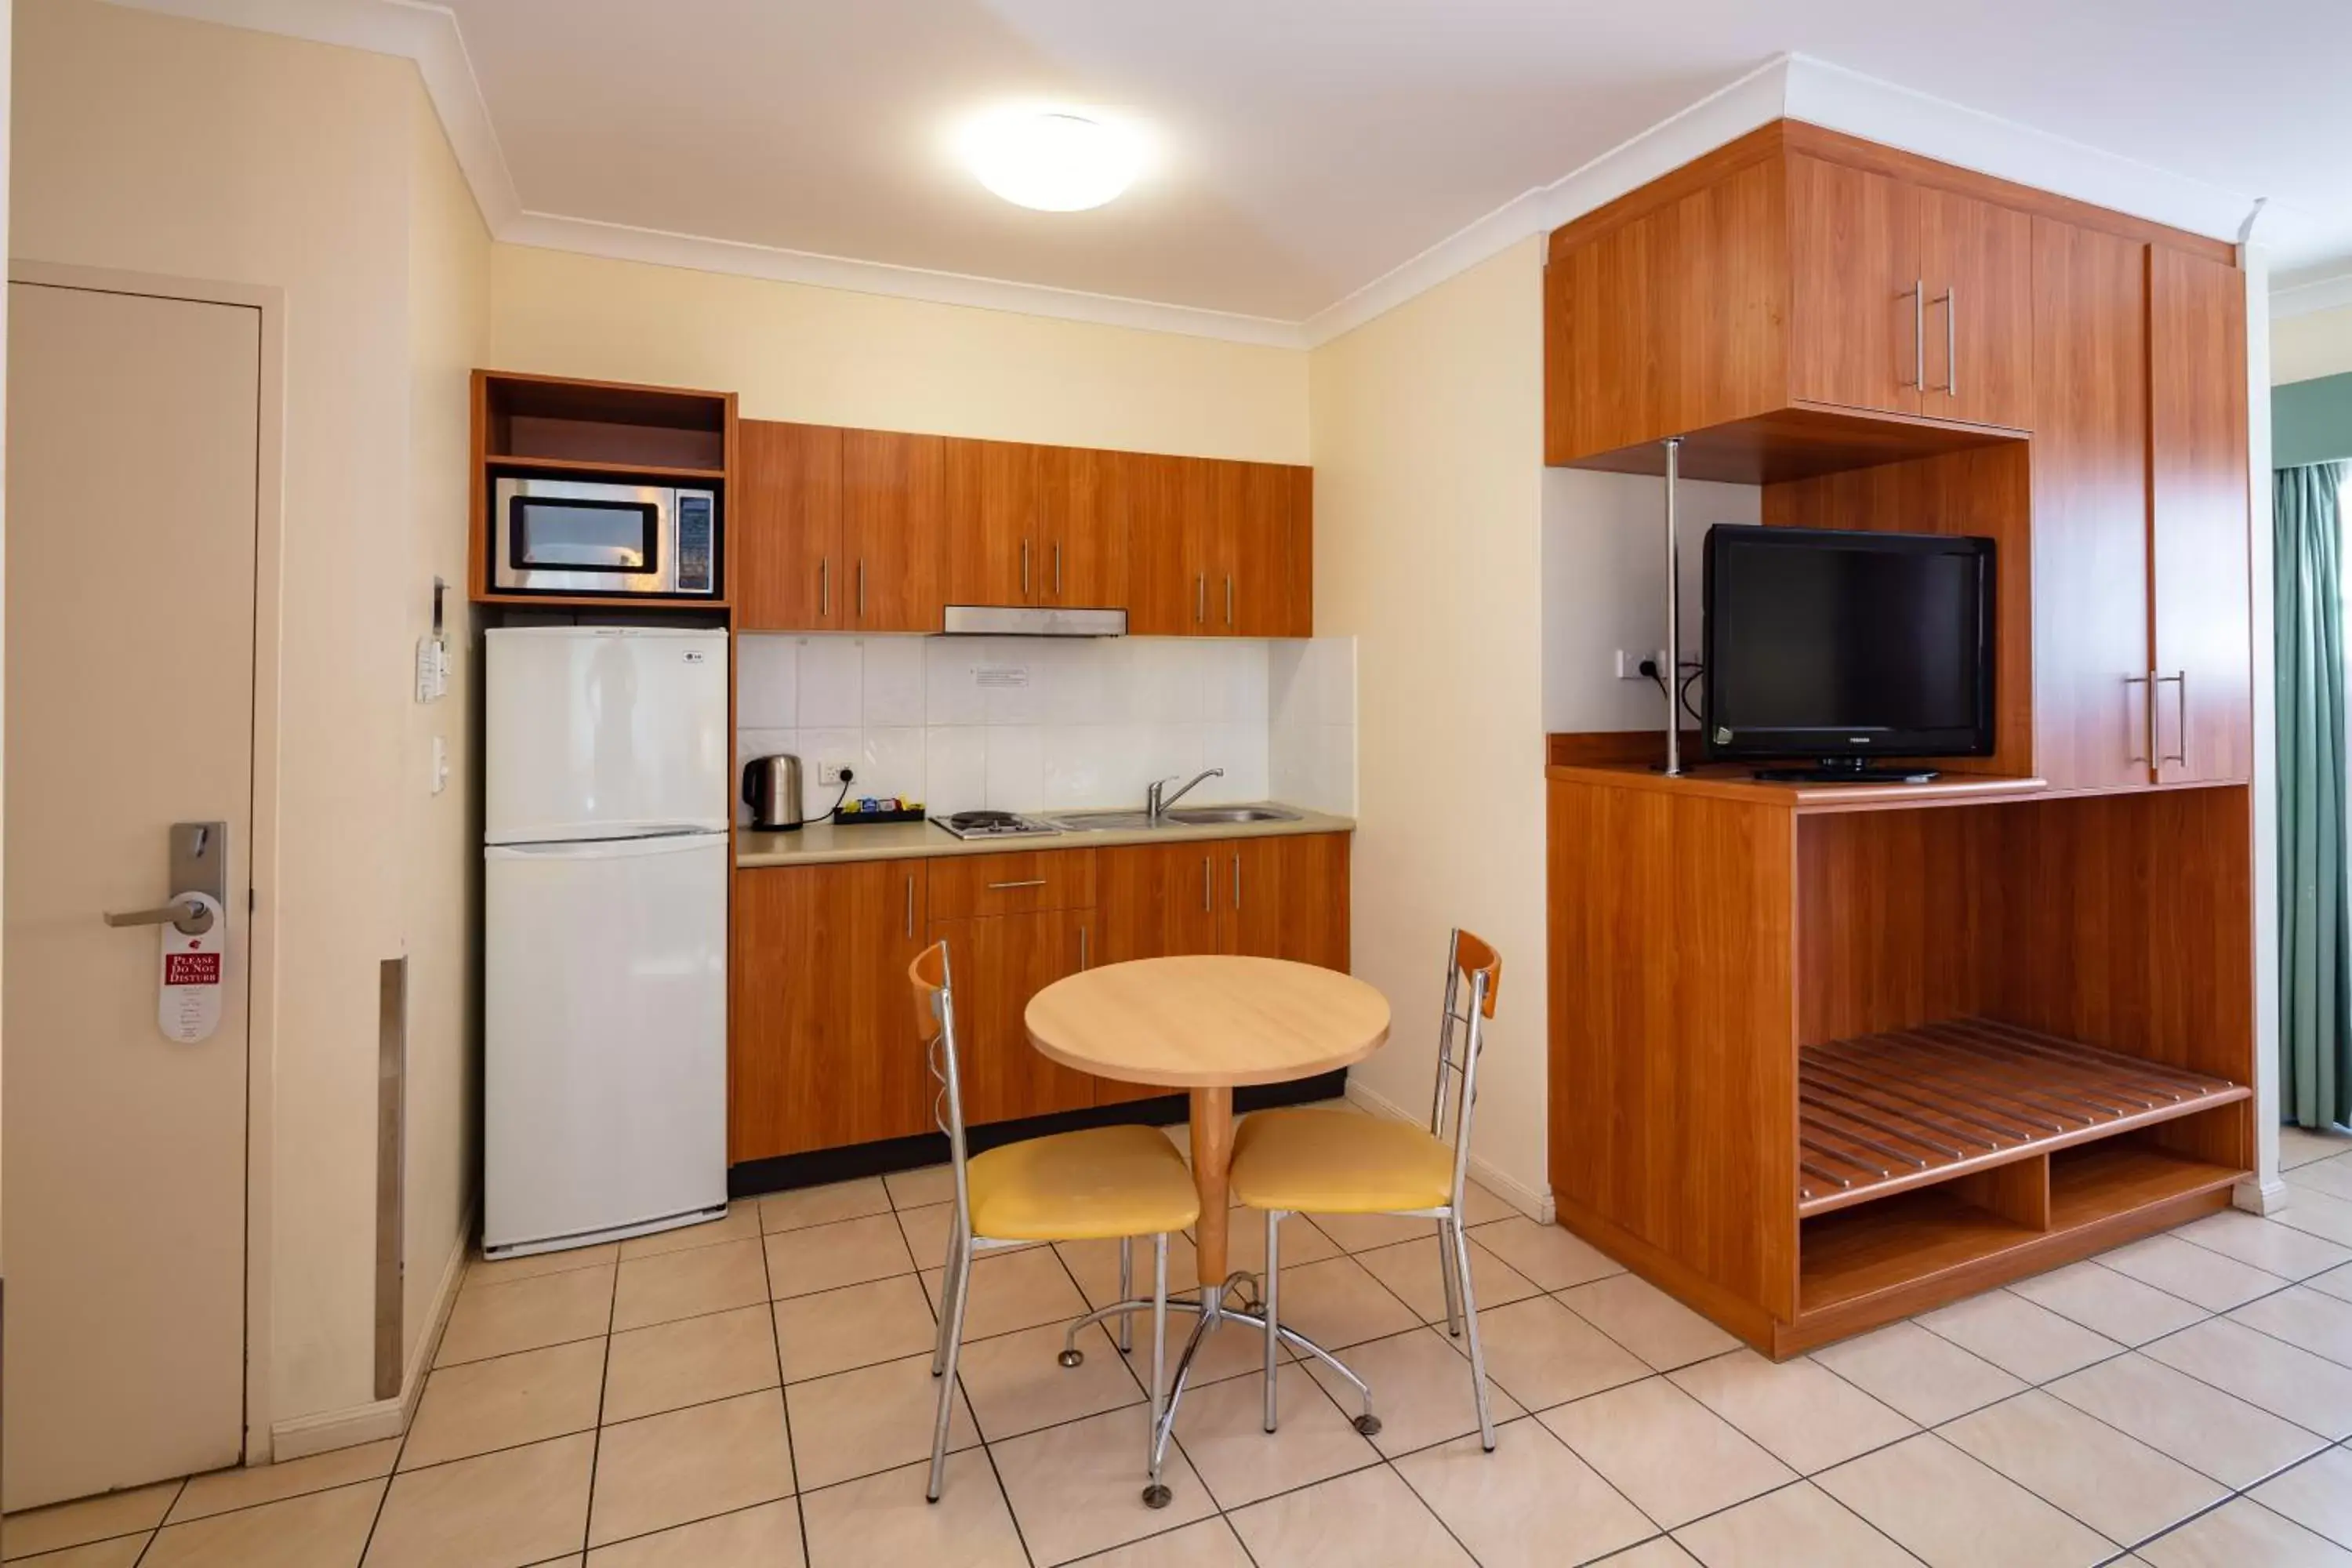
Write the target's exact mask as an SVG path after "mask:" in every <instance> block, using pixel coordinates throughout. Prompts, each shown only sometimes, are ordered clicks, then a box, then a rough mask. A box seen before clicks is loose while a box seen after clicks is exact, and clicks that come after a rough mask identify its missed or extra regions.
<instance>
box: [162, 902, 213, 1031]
mask: <svg viewBox="0 0 2352 1568" xmlns="http://www.w3.org/2000/svg"><path fill="white" fill-rule="evenodd" d="M173 902H175V903H189V902H193V903H198V904H202V905H203V906H204V907H205V910H206V911H207V912H208V913H210V914H211V916H212V917H213V918H212V922H211V923H210V924H208V925H206V926H205V929H204V930H203V931H198V932H196V933H195V934H194V935H193V936H192V935H190V934H189V933H188V932H186V931H182V930H181V929H180V928H179V927H178V926H176V925H165V926H163V928H162V930H163V963H162V966H161V973H159V974H158V975H157V977H156V979H157V984H156V988H155V1026H156V1027H157V1028H159V1029H161V1030H163V1037H164V1038H165V1039H167V1040H177V1041H179V1042H180V1043H181V1044H182V1045H194V1044H195V1043H196V1042H197V1041H199V1040H205V1039H210V1038H211V1037H212V1033H213V1031H214V1030H215V1029H217V1028H219V1027H220V1015H221V993H222V989H223V984H224V982H225V980H226V975H225V974H224V973H223V970H224V968H225V967H226V966H225V964H224V962H223V960H224V956H225V951H224V950H226V948H227V946H228V921H227V919H226V916H225V914H224V912H223V910H222V909H221V906H220V900H217V899H215V898H214V897H213V896H212V895H211V894H210V893H181V894H178V895H176V896H175V897H174V898H173Z"/></svg>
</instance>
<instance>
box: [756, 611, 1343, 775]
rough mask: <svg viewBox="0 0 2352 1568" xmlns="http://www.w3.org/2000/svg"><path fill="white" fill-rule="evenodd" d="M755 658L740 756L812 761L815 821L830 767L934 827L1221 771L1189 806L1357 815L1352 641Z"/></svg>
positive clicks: (1103, 643)
mask: <svg viewBox="0 0 2352 1568" xmlns="http://www.w3.org/2000/svg"><path fill="white" fill-rule="evenodd" d="M739 644H740V649H741V652H740V661H741V669H740V682H741V684H740V689H739V690H738V693H737V712H738V715H739V721H740V723H741V724H742V729H741V731H740V733H739V735H738V737H737V741H738V749H739V751H740V753H741V754H742V755H743V756H744V757H745V758H747V759H748V758H750V757H752V756H757V755H762V754H765V753H767V752H787V751H788V752H796V753H797V754H799V756H800V757H801V760H802V762H803V768H804V778H805V783H804V784H803V794H804V795H805V796H806V802H807V808H808V809H809V810H810V811H811V812H814V811H817V810H819V809H822V808H824V807H825V806H829V805H832V803H833V797H834V794H835V786H833V785H821V784H818V783H817V782H816V781H817V778H818V775H819V772H820V767H821V764H822V763H827V762H835V763H848V764H849V765H850V766H852V767H854V768H856V770H857V779H856V784H853V785H852V786H851V789H852V793H853V794H855V795H916V796H919V797H921V798H922V800H923V801H924V804H925V805H927V806H928V807H929V809H930V810H931V811H934V812H947V811H960V810H966V809H969V808H971V807H975V806H982V805H987V806H994V807H999V808H1002V809H1005V810H1013V811H1023V810H1030V811H1034V810H1041V809H1043V810H1073V809H1079V808H1084V807H1089V806H1118V805H1139V804H1141V802H1142V799H1143V791H1144V787H1145V785H1147V784H1150V782H1151V781H1152V780H1154V779H1160V778H1167V777H1171V776H1175V777H1190V776H1191V775H1192V774H1193V773H1197V772H1199V771H1200V770H1201V769H1202V768H1210V767H1220V768H1223V769H1224V770H1225V776H1224V777H1223V778H1221V779H1211V780H1209V781H1207V782H1206V783H1204V784H1202V785H1201V786H1200V788H1198V789H1197V790H1195V791H1194V792H1193V793H1192V795H1190V796H1188V797H1187V798H1188V800H1190V801H1192V802H1194V803H1198V804H1203V805H1205V804H1211V803H1214V802H1219V801H1241V800H1263V799H1266V798H1269V797H1271V798H1274V799H1278V800H1288V801H1292V802H1294V803H1296V804H1298V805H1312V806H1316V807H1318V808H1320V809H1325V810H1335V811H1341V812H1349V811H1352V810H1353V809H1354V804H1355V802H1354V796H1355V730H1354V720H1355V684H1354V683H1355V657H1354V648H1355V645H1354V642H1353V640H1352V639H1349V638H1322V639H1318V640H1317V641H1314V642H1261V641H1255V640H1252V639H1245V638H1191V637H1171V638H1160V637H1108V638H1102V639H1098V640H1087V641H1078V640H1068V641H1051V640H1045V639H1039V638H1034V637H817V636H811V637H774V636H766V637H762V636H745V637H741V638H740V639H739ZM1327 716H1328V717H1327ZM755 719H756V720H759V722H754V720H755Z"/></svg>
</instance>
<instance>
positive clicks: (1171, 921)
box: [1094, 841, 1230, 1105]
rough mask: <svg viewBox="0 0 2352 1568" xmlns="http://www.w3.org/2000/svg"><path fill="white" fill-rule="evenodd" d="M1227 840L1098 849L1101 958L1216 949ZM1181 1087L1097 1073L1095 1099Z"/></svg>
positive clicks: (1137, 1096)
mask: <svg viewBox="0 0 2352 1568" xmlns="http://www.w3.org/2000/svg"><path fill="white" fill-rule="evenodd" d="M1228 847H1230V846H1229V845H1226V844H1223V843H1202V842H1197V841H1196V842H1193V843H1189V844H1139V845H1133V846H1129V847H1124V848H1117V849H1099V850H1097V851H1096V852H1095V887H1096V912H1097V915H1098V916H1099V918H1100V925H1101V934H1102V957H1101V959H1100V960H1099V961H1098V962H1100V963H1126V962H1127V961H1128V960H1129V959H1135V958H1169V957H1173V956H1176V955H1178V954H1182V953H1199V952H1217V951H1219V945H1220V931H1221V927H1220V923H1219V917H1218V910H1217V884H1216V866H1217V862H1218V861H1219V860H1220V859H1221V858H1222V855H1221V853H1220V852H1221V851H1223V850H1224V849H1226V848H1228ZM1176 1092H1178V1091H1176V1090H1174V1089H1169V1088H1167V1087H1166V1086H1164V1085H1155V1084H1143V1083H1127V1082H1124V1081H1121V1080H1120V1079H1108V1078H1097V1079H1095V1093H1094V1102H1095V1103H1096V1104H1097V1105H1117V1104H1121V1103H1124V1102H1125V1101H1128V1100H1150V1099H1151V1098H1153V1097H1154V1096H1156V1095H1162V1094H1173V1093H1176Z"/></svg>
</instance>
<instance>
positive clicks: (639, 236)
mask: <svg viewBox="0 0 2352 1568" xmlns="http://www.w3.org/2000/svg"><path fill="white" fill-rule="evenodd" d="M497 238H498V239H499V241H500V242H501V243H503V244H508V245H528V246H537V247H540V248H541V249H544V250H569V251H576V252H579V253H582V254H583V255H588V256H600V257H604V258H607V259H609V260H614V261H644V262H651V263H653V264H655V265H656V266H661V267H684V268H691V269H693V270H695V271H698V272H721V273H729V274H732V275H734V276H737V277H742V278H758V279H765V280H767V281H769V282H776V283H807V284H812V285H814V286H816V287H818V288H822V289H848V290H850V291H851V292H854V293H859V294H887V295H890V296H892V297H894V298H897V299H901V300H929V301H930V302H932V303H934V304H941V305H967V306H971V307H975V308H977V309H980V310H1012V311H1015V312H1018V313H1021V314H1024V315H1031V316H1050V317H1056V318H1059V319H1061V320H1064V321H1087V322H1091V323H1093V324H1095V325H1097V326H1106V327H1132V328H1135V329H1136V330H1138V331H1152V332H1181V333H1185V334H1188V335H1191V336H1194V337H1205V338H1222V339H1224V340H1225V341H1227V342H1239V343H1256V344H1261V345H1264V346H1267V347H1272V348H1285V349H1297V348H1304V347H1305V346H1307V345H1306V342H1305V339H1304V338H1303V337H1302V336H1301V335H1300V332H1299V328H1298V324H1297V322H1295V321H1276V320H1274V319H1272V318H1271V317H1266V316H1243V315H1236V314H1233V313H1231V312H1228V311H1223V310H1201V309H1198V308H1197V307H1193V306H1189V305H1164V304H1160V303H1159V302H1157V301H1155V300H1129V299H1123V298H1121V297H1119V296H1118V295H1116V294H1088V293H1084V292H1081V291H1079V290H1077V289H1055V288H1051V287H1049V286H1047V285H1045V284H1042V283H1014V282H1008V281H1006V280H1004V279H997V278H979V277H974V276H972V275H971V274H969V273H962V272H933V271H929V270H927V269H925V268H919V267H896V266H892V265H890V264H889V263H887V262H881V261H858V260H854V259H852V258H848V257H841V256H823V255H819V254H817V253H816V252H814V251H806V250H782V249H779V248H776V247H772V246H765V245H750V244H744V243H741V242H739V241H735V240H728V239H709V238H706V237H702V236H700V235H692V234H672V233H670V232H668V231H667V230H663V229H656V228H638V227H635V226H632V225H629V224H619V223H604V222H602V221H599V220H597V219H594V218H580V217H565V216H562V215H561V214H557V213H539V212H525V213H520V214H518V215H517V216H515V217H514V218H513V219H512V220H511V221H510V222H509V223H508V224H507V225H506V226H504V227H503V228H501V229H499V230H498V231H497Z"/></svg>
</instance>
